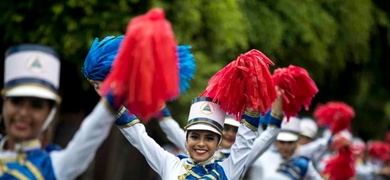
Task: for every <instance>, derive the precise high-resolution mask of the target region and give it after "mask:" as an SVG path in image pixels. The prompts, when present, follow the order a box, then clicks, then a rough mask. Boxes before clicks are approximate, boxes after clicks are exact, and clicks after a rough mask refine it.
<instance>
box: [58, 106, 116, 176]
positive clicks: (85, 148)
mask: <svg viewBox="0 0 390 180" xmlns="http://www.w3.org/2000/svg"><path fill="white" fill-rule="evenodd" d="M114 120H115V114H114V112H113V111H112V110H111V109H110V107H108V106H107V104H106V102H105V101H104V100H101V101H100V102H99V103H98V104H97V105H96V107H95V109H94V110H93V111H92V113H91V114H89V115H88V116H87V117H86V118H85V119H84V120H83V122H82V123H81V126H80V129H79V130H78V131H77V132H76V134H75V135H74V136H73V138H72V140H71V141H70V142H69V143H68V145H67V146H66V148H65V149H63V150H60V151H53V152H51V153H50V157H51V160H52V165H53V169H54V174H55V176H56V178H57V179H59V180H62V179H75V178H76V177H77V176H79V175H81V174H82V173H83V172H84V171H85V170H86V169H87V168H88V166H89V164H90V163H91V162H92V160H93V158H94V157H95V153H96V151H97V149H98V148H99V146H100V145H101V144H102V143H103V141H104V140H105V139H106V137H107V136H108V134H109V132H110V129H111V127H112V125H113V123H114Z"/></svg>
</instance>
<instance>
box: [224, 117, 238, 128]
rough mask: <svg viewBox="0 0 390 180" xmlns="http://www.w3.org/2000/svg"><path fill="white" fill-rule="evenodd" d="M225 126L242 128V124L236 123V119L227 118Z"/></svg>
mask: <svg viewBox="0 0 390 180" xmlns="http://www.w3.org/2000/svg"><path fill="white" fill-rule="evenodd" d="M225 124H227V125H231V126H235V127H238V126H240V122H238V121H236V120H234V119H231V118H226V119H225Z"/></svg>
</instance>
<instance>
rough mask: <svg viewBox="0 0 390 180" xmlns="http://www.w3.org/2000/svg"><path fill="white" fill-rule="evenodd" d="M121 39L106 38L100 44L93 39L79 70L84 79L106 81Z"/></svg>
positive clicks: (96, 39) (118, 37)
mask: <svg viewBox="0 0 390 180" xmlns="http://www.w3.org/2000/svg"><path fill="white" fill-rule="evenodd" d="M123 37H124V36H123V35H121V36H117V37H115V36H107V37H105V38H104V39H103V40H102V41H100V42H99V39H98V38H95V40H94V41H93V43H92V45H91V48H90V49H89V52H88V55H87V57H86V58H85V61H84V65H83V68H82V70H81V71H82V73H83V74H84V75H85V77H87V78H88V79H91V80H95V81H103V80H104V79H106V77H107V75H108V74H109V73H110V71H111V66H112V63H113V61H114V59H115V57H116V55H117V53H118V50H119V46H120V44H121V42H122V40H123Z"/></svg>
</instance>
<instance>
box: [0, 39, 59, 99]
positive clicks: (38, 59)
mask: <svg viewBox="0 0 390 180" xmlns="http://www.w3.org/2000/svg"><path fill="white" fill-rule="evenodd" d="M59 81H60V60H59V56H58V54H57V52H56V51H55V50H54V49H52V48H50V47H47V46H43V45H39V44H22V45H18V46H13V47H10V48H8V50H7V51H6V53H5V63H4V89H3V90H2V95H3V96H5V97H12V96H29V97H38V98H43V99H50V100H54V101H55V102H57V103H59V102H60V101H61V98H60V97H59V95H58V88H59Z"/></svg>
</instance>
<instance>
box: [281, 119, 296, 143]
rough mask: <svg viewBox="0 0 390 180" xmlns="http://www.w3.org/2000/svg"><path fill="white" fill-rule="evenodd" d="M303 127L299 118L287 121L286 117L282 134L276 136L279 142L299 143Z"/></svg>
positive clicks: (282, 126)
mask: <svg viewBox="0 0 390 180" xmlns="http://www.w3.org/2000/svg"><path fill="white" fill-rule="evenodd" d="M300 130H301V126H300V119H299V118H298V117H290V119H289V120H288V121H287V118H286V117H284V118H283V121H282V125H281V128H280V132H279V134H278V136H276V140H278V141H297V140H298V138H299V134H300Z"/></svg>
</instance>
